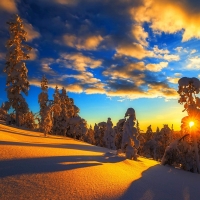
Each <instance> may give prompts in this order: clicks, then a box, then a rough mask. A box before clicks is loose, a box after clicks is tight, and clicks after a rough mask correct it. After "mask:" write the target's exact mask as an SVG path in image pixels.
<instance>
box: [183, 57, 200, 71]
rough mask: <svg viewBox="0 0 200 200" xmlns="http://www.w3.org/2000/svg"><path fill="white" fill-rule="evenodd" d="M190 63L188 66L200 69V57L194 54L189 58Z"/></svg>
mask: <svg viewBox="0 0 200 200" xmlns="http://www.w3.org/2000/svg"><path fill="white" fill-rule="evenodd" d="M189 61H190V63H189V64H188V65H187V66H186V68H189V69H193V70H197V69H200V57H198V56H194V57H192V58H190V59H189Z"/></svg>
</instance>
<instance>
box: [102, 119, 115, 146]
mask: <svg viewBox="0 0 200 200" xmlns="http://www.w3.org/2000/svg"><path fill="white" fill-rule="evenodd" d="M104 140H105V143H106V147H107V148H108V149H116V147H115V131H114V129H113V123H112V121H111V118H108V120H107V124H106V131H105V134H104Z"/></svg>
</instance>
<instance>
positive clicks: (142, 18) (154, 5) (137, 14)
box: [130, 0, 200, 42]
mask: <svg viewBox="0 0 200 200" xmlns="http://www.w3.org/2000/svg"><path fill="white" fill-rule="evenodd" d="M130 14H131V15H132V17H133V19H134V20H136V21H137V22H138V23H144V22H148V23H150V24H151V28H152V29H153V30H154V32H155V33H156V32H165V33H177V32H179V31H181V32H182V33H183V36H182V41H183V42H184V41H187V40H190V39H191V38H200V27H199V24H200V3H199V2H198V1H196V0H185V1H174V0H162V1H160V0H144V1H143V5H141V6H139V7H137V8H135V7H133V8H131V9H130Z"/></svg>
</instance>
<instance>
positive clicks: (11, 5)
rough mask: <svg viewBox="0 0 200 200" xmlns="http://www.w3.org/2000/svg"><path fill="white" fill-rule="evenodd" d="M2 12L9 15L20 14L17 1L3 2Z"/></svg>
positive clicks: (0, 5) (0, 2) (0, 8)
mask: <svg viewBox="0 0 200 200" xmlns="http://www.w3.org/2000/svg"><path fill="white" fill-rule="evenodd" d="M0 10H5V11H7V12H9V13H18V10H17V5H16V2H15V0H1V1H0Z"/></svg>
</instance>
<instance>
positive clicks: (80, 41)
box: [63, 34, 103, 50]
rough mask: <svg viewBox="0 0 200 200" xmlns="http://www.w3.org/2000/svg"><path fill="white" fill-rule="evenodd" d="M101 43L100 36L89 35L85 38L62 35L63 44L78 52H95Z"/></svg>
mask: <svg viewBox="0 0 200 200" xmlns="http://www.w3.org/2000/svg"><path fill="white" fill-rule="evenodd" d="M102 41H103V38H102V37H101V36H100V35H90V36H85V37H77V36H75V35H72V34H65V35H63V42H64V43H65V44H66V45H67V46H70V47H75V48H77V49H79V50H81V49H85V50H95V49H97V47H98V46H99V44H100V43H101V42H102Z"/></svg>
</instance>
